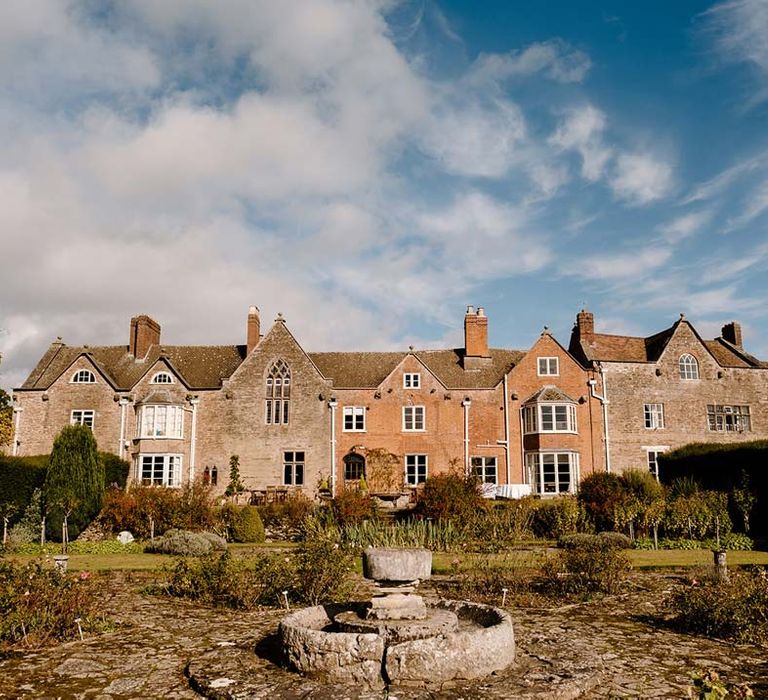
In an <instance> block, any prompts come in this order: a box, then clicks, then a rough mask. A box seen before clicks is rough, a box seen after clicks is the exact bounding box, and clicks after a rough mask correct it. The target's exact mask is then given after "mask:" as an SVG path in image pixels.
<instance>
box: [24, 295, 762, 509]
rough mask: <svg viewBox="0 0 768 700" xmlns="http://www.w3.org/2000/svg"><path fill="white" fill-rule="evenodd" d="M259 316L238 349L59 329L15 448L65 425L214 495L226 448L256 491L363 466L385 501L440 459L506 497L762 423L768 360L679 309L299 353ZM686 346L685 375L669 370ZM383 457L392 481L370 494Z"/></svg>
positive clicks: (330, 482) (38, 372)
mask: <svg viewBox="0 0 768 700" xmlns="http://www.w3.org/2000/svg"><path fill="white" fill-rule="evenodd" d="M260 328H261V321H260V318H259V315H258V310H257V309H256V308H255V307H251V309H250V310H249V314H248V320H247V326H246V333H245V338H244V340H246V341H247V342H246V343H244V344H243V345H235V346H172V345H165V344H163V343H162V342H161V332H160V326H159V325H158V324H157V323H156V322H155V321H154V320H152V319H150V318H149V317H147V316H137V317H136V318H134V319H132V321H131V328H130V335H129V343H128V344H127V345H124V346H90V347H89V346H83V347H73V346H67V345H65V344H64V343H63V342H61V340H60V339H59V340H57V341H56V342H54V343H53V344H52V345H51V346H50V348H49V349H48V351H47V352H46V353H45V355H44V356H43V357H42V358H41V360H40V362H39V363H38V365H37V366H36V367H35V369H34V370H33V371H32V373H31V374H30V377H29V378H28V379H27V381H26V382H25V383H24V385H23V386H21V387H19V388H18V389H17V390H15V392H14V411H15V415H14V427H15V437H14V443H13V449H14V451H15V453H16V454H20V455H31V454H42V453H47V452H49V451H50V449H51V446H52V444H53V440H54V438H55V436H56V434H57V433H58V432H59V431H60V430H61V428H62V427H63V426H64V425H67V424H69V423H71V422H73V421H80V422H86V423H88V424H90V425H92V429H93V431H94V435H95V436H96V440H97V442H98V444H99V447H100V449H103V450H107V451H110V452H114V453H115V454H118V455H120V456H121V457H123V458H125V459H127V460H128V461H130V462H131V463H132V464H133V469H132V472H131V474H132V478H133V479H139V480H144V481H151V482H153V483H157V484H164V485H178V484H181V483H183V482H185V481H187V480H191V479H195V478H202V479H205V480H207V481H209V482H215V484H216V488H217V489H218V490H219V491H223V490H224V488H225V486H226V484H227V481H228V476H229V461H230V458H231V457H232V456H233V455H237V456H238V458H239V462H240V473H241V475H242V479H243V482H244V484H245V486H246V488H248V489H250V490H254V491H268V490H271V489H276V490H278V491H279V492H282V493H284V492H286V491H290V490H301V491H303V492H304V493H306V494H307V495H309V496H314V495H316V494H317V493H318V491H319V490H321V487H323V488H324V487H326V486H327V487H329V488H330V489H331V490H333V491H334V492H337V491H338V490H340V489H342V488H345V487H349V486H352V487H355V488H357V487H358V486H359V485H361V482H360V477H364V478H366V480H367V481H372V483H371V484H370V488H371V490H377V491H379V492H386V493H389V494H390V495H393V496H394V497H395V498H397V497H399V496H402V494H408V493H410V490H411V488H412V487H417V486H418V485H419V484H420V483H422V482H423V481H424V479H425V478H426V477H428V476H431V475H433V474H437V473H442V472H445V471H448V470H454V471H456V472H458V473H469V472H476V473H478V474H479V475H480V476H481V477H482V478H483V480H484V481H485V482H487V486H486V488H487V490H488V493H489V495H490V494H492V493H493V492H494V491H497V492H498V494H500V495H507V496H510V495H511V496H514V495H518V494H520V493H524V492H525V491H526V488H525V486H524V485H529V486H530V487H531V488H532V489H533V491H534V492H540V493H543V494H554V493H559V492H563V491H573V490H575V488H576V487H577V484H578V481H579V479H581V478H584V476H586V475H587V474H589V473H592V472H595V471H603V470H605V469H606V468H607V467H608V466H609V464H610V467H611V468H612V469H613V470H616V471H620V470H622V469H627V468H631V467H641V468H648V467H649V466H653V465H652V463H651V462H649V454H652V455H653V454H655V453H656V452H657V451H661V450H664V449H668V448H673V447H677V446H679V445H682V444H684V443H687V442H691V441H693V440H700V441H712V440H714V441H726V440H728V441H741V440H748V439H755V438H758V437H765V436H766V434H767V433H768V428H767V427H766V426H768V366H766V365H765V363H762V362H760V361H759V360H756V359H755V358H753V357H752V356H750V355H749V354H748V353H746V352H745V351H744V349H743V347H742V345H741V343H742V337H741V329H740V327H739V326H738V324H729V326H726V327H725V328H724V329H723V337H722V338H718V339H715V340H713V341H708V340H706V341H705V340H702V339H701V338H700V337H699V335H698V334H697V333H696V331H695V329H694V328H693V327H692V326H691V325H690V324H689V323H688V322H687V321H685V320H684V319H681V320H680V321H678V322H677V323H676V324H674V325H673V326H672V327H671V328H670V329H667V330H666V331H662V332H661V333H659V334H656V335H654V336H651V337H649V338H632V337H627V336H609V335H605V334H596V333H595V332H594V319H593V317H592V314H590V313H589V312H586V311H584V312H582V313H580V314H579V316H578V319H577V324H576V327H575V329H574V334H573V336H572V338H571V344H570V346H569V348H568V350H566V349H565V348H564V347H563V346H562V345H560V343H558V342H557V340H556V339H555V338H554V337H553V336H552V335H551V334H550V333H549V332H548V331H547V330H546V329H545V331H544V332H543V333H542V334H541V336H540V337H539V338H538V339H537V340H536V342H535V343H534V344H533V346H532V347H531V348H530V349H529V350H528V351H526V352H522V351H518V350H508V349H498V348H492V347H489V346H488V318H487V316H486V315H485V313H484V311H483V309H482V308H478V309H477V311H475V310H474V309H473V308H472V307H470V308H469V309H468V311H467V314H466V315H465V318H464V329H465V344H464V347H462V348H458V349H446V350H428V351H418V350H414V349H410V350H409V351H407V352H387V353H377V352H339V353H308V352H306V351H305V350H304V349H303V348H302V347H301V345H300V344H299V343H298V342H297V340H296V339H295V337H294V336H293V335H292V334H291V332H290V331H289V329H288V327H287V324H286V323H285V321H284V319H282V317H278V319H276V321H275V323H274V324H273V325H272V326H271V327H270V328H269V329H268V331H267V332H266V333H265V335H263V336H262V335H260ZM683 355H690V356H691V357H692V358H693V360H694V362H695V364H696V371H697V377H698V378H693V379H680V358H681V357H682V356H683ZM606 396H607V398H608V403H607V404H604V398H605V397H606ZM646 404H647V405H651V406H656V405H662V406H663V422H662V421H661V420H658V421H657V423H655V424H652V425H651V426H650V427H646V420H647V417H646V413H647V411H645V410H644V408H645V406H646ZM708 407H710V408H709V409H708ZM659 410H662V409H659ZM708 411H709V412H710V413H711V414H712V415H711V416H709V415H708ZM734 411H736V412H737V414H738V417H735V415H736V414H735V413H734ZM745 411H748V412H749V416H748V420H747V418H746V413H745ZM739 412H740V413H739ZM715 414H717V415H715ZM606 418H607V421H608V426H609V433H608V439H606V434H605V430H604V425H605V420H606ZM710 422H712V423H713V424H714V425H715V426H721V427H722V430H711V429H710ZM382 455H383V456H384V457H385V458H386V459H385V460H384V461H386V460H389V462H388V464H389V467H388V468H389V469H390V470H391V478H390V479H388V480H387V483H386V484H384V485H382V484H381V483H379V484H377V485H376V488H375V489H374V484H373V481H375V479H374V477H375V476H376V475H375V474H374V473H373V472H374V471H375V470H374V466H375V465H376V464H379V465H380V464H381V462H382ZM374 456H376V458H377V460H378V461H376V460H373V457H374ZM518 486H520V488H518Z"/></svg>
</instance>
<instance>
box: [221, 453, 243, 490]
mask: <svg viewBox="0 0 768 700" xmlns="http://www.w3.org/2000/svg"><path fill="white" fill-rule="evenodd" d="M241 491H245V486H244V485H243V482H242V481H241V479H240V456H239V455H232V456H231V457H230V458H229V483H228V484H227V489H226V491H225V492H224V493H225V494H226V495H227V496H233V495H234V494H236V493H240V492H241Z"/></svg>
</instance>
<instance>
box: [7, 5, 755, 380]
mask: <svg viewBox="0 0 768 700" xmlns="http://www.w3.org/2000/svg"><path fill="white" fill-rule="evenodd" d="M0 139H1V140H2V148H0V237H1V239H2V241H1V242H2V248H0V352H2V353H3V360H2V365H0V386H3V387H5V388H7V389H8V388H11V387H12V386H17V385H18V384H20V383H21V381H23V379H24V377H25V376H26V374H27V373H28V371H29V370H30V368H31V367H32V366H33V365H34V364H35V362H36V361H37V359H38V358H39V356H40V355H41V354H42V352H43V351H44V349H45V348H46V347H47V345H48V344H49V343H50V342H51V340H53V339H54V338H55V337H56V336H57V335H61V336H63V338H64V340H65V342H68V343H72V344H76V343H89V344H120V343H127V337H128V322H129V319H130V317H131V316H132V315H134V314H137V313H148V314H150V315H152V316H153V317H154V318H156V319H157V320H158V321H159V322H160V323H161V324H162V327H163V340H164V341H165V342H167V343H169V344H176V343H195V344H218V343H242V342H245V320H246V313H247V308H248V305H249V304H257V305H258V306H259V307H260V308H261V311H262V318H263V322H262V326H263V327H264V326H268V325H269V323H270V322H271V320H272V319H273V318H274V317H275V315H276V314H277V313H278V312H282V313H283V314H284V315H285V317H286V319H287V321H288V324H289V327H290V328H291V329H292V330H293V331H294V333H295V334H296V336H297V337H298V338H299V340H300V341H301V342H302V343H303V344H304V346H305V347H306V348H307V349H310V350H325V349H371V348H373V349H377V348H378V349H389V348H405V347H407V346H408V345H415V346H417V347H425V346H446V345H448V346H453V345H457V344H460V343H461V323H462V318H463V313H464V309H465V307H466V305H467V304H475V305H484V306H485V307H486V309H487V312H488V314H489V316H490V334H491V343H492V345H495V346H505V347H516V348H521V349H525V348H527V347H529V346H530V345H531V344H532V343H533V342H534V340H535V338H536V337H537V336H538V333H539V332H540V331H541V329H542V327H543V326H544V325H548V326H550V328H552V329H553V331H554V332H555V334H556V335H557V336H558V337H559V338H560V340H561V341H563V342H567V339H568V333H569V331H570V326H571V324H572V322H573V320H574V318H575V315H576V312H577V311H578V310H579V308H580V307H581V306H583V305H587V306H588V307H589V308H590V309H591V310H592V311H594V312H595V315H596V326H597V330H599V331H603V332H615V333H630V334H643V335H645V334H651V333H653V332H656V331H658V330H661V329H662V328H665V327H668V326H669V325H671V323H672V322H673V321H674V320H675V319H676V318H677V316H678V313H680V312H685V313H686V315H687V316H688V318H689V319H690V320H692V321H693V322H694V324H695V325H696V326H697V328H698V329H699V330H700V331H701V332H702V333H703V334H704V335H705V336H707V337H714V336H715V335H718V334H719V329H720V326H721V325H722V324H723V323H724V322H726V321H729V320H732V319H737V320H740V321H741V322H742V324H743V326H744V330H745V343H746V346H747V349H748V350H750V351H752V352H753V353H755V354H757V355H758V356H761V357H764V358H765V357H768V307H767V306H766V296H767V295H766V292H767V291H768V274H767V273H768V235H766V226H767V225H768V3H766V2H765V0H732V1H729V2H721V3H715V4H713V3H712V2H703V1H694V0H676V1H675V2H669V1H668V0H645V1H644V2H637V3H627V2H623V1H618V0H615V1H613V2H609V1H608V0H606V1H604V2H597V1H588V0H577V1H575V2H574V1H573V0H567V1H565V0H564V1H563V2H554V1H553V2H548V3H542V2H540V1H539V0H516V1H515V2H509V1H508V0H498V1H493V0H484V2H482V3H476V2H470V1H468V0H467V1H463V2H462V1H460V0H437V1H433V0H403V2H397V1H396V0H381V1H378V2H377V1H374V0H370V1H363V0H361V1H360V2H352V1H349V2H348V1H342V0H338V1H337V0H291V1H290V2H275V0H217V2H210V1H209V0H132V2H130V3H126V2H120V1H119V0H72V1H70V2H64V0H4V1H3V2H2V3H0Z"/></svg>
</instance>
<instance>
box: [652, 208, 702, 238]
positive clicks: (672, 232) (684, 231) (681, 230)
mask: <svg viewBox="0 0 768 700" xmlns="http://www.w3.org/2000/svg"><path fill="white" fill-rule="evenodd" d="M711 220H712V211H710V210H709V209H702V210H700V211H693V212H689V213H688V214H683V215H682V216H678V217H676V218H675V219H672V220H671V221H668V222H667V223H666V224H663V225H662V226H661V227H660V228H659V230H660V231H661V233H662V235H663V236H664V238H665V239H666V240H667V241H668V242H669V243H678V242H679V241H682V240H684V239H686V238H690V237H691V236H694V235H695V234H697V233H698V232H699V231H700V230H701V229H702V228H703V227H704V226H706V225H707V224H708V223H709V222H710V221H711Z"/></svg>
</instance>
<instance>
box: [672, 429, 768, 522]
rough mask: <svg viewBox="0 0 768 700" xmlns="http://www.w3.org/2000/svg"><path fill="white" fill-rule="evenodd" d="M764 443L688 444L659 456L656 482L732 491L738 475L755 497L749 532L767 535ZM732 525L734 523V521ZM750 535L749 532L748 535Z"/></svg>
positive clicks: (767, 447) (767, 451)
mask: <svg viewBox="0 0 768 700" xmlns="http://www.w3.org/2000/svg"><path fill="white" fill-rule="evenodd" d="M766 465H768V440H755V441H753V442H742V443H700V442H696V443H691V444H689V445H684V446H683V447H680V448H678V449H676V450H670V451H669V452H665V453H663V454H661V455H659V478H660V479H661V480H662V481H663V482H664V483H665V484H671V483H672V482H673V481H674V480H675V479H679V478H682V477H688V478H692V479H694V480H695V481H696V482H697V483H698V484H699V486H700V487H702V488H705V489H712V490H716V491H727V492H730V491H732V490H733V489H734V488H735V487H738V486H739V483H740V481H741V478H742V472H745V473H746V474H747V475H748V477H749V483H750V487H751V490H752V491H753V492H754V493H755V494H756V495H757V502H756V503H755V507H754V509H753V510H752V519H751V527H752V531H754V532H758V533H768V469H767V468H766ZM734 522H738V519H736V518H734ZM750 534H751V532H750Z"/></svg>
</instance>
